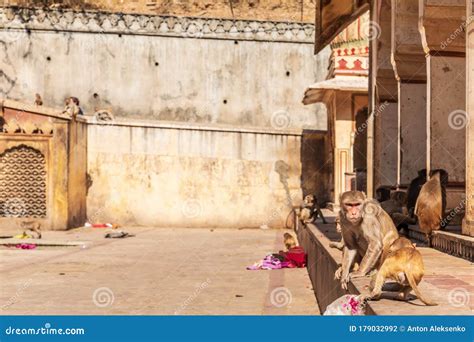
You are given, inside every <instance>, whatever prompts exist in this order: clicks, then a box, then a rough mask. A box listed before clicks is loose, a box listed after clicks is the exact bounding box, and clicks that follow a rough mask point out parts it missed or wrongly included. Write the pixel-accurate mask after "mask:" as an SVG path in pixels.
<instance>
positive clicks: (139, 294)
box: [0, 227, 319, 315]
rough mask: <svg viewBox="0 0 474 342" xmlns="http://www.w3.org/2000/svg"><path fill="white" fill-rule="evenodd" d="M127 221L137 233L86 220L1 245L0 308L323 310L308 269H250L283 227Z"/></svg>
mask: <svg viewBox="0 0 474 342" xmlns="http://www.w3.org/2000/svg"><path fill="white" fill-rule="evenodd" d="M124 230H126V231H128V232H129V233H132V234H135V236H134V237H130V238H125V239H105V238H104V234H105V230H104V229H100V228H81V229H73V230H70V231H46V232H44V233H43V239H42V241H43V244H48V245H50V246H52V245H55V247H46V246H44V245H41V246H38V247H37V248H36V249H33V250H22V249H17V248H14V247H13V248H12V247H10V248H8V247H5V246H0V258H1V260H2V263H1V264H0V272H1V274H2V281H1V282H0V314H2V315H173V314H176V315H262V314H264V315H317V314H319V311H318V305H317V302H316V299H315V296H314V294H313V291H312V286H311V282H310V280H309V277H308V273H307V271H306V269H304V268H302V269H283V270H273V271H247V270H246V266H248V265H251V264H253V263H254V262H255V261H257V260H259V259H261V258H263V257H264V256H265V255H266V254H267V253H269V252H274V251H278V250H280V249H283V241H282V240H283V239H282V235H283V233H284V232H285V231H283V230H261V229H241V230H240V229H192V228H183V229H160V228H131V227H127V228H124ZM3 240H5V241H7V240H6V239H3ZM39 241H41V240H37V241H35V240H32V239H25V240H21V242H22V243H36V242H39ZM10 242H11V243H12V241H10ZM66 242H68V243H69V244H71V242H82V244H81V245H80V246H65V244H66Z"/></svg>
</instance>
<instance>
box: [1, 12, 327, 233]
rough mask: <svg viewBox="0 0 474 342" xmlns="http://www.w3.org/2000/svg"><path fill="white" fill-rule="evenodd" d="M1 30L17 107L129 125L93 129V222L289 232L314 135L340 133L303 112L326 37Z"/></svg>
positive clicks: (146, 24) (14, 15)
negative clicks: (36, 105) (76, 103)
mask: <svg viewBox="0 0 474 342" xmlns="http://www.w3.org/2000/svg"><path fill="white" fill-rule="evenodd" d="M0 25H1V26H2V27H3V28H4V30H2V31H0V45H2V47H5V48H4V49H3V48H2V49H0V66H1V69H2V71H3V74H1V75H0V91H1V92H2V93H3V95H4V96H5V97H7V98H14V99H20V100H22V101H28V100H29V99H31V101H32V102H33V101H34V94H35V93H40V94H41V96H42V98H43V101H44V103H45V105H49V106H54V107H56V108H61V107H62V105H63V102H64V98H65V97H67V96H71V95H72V96H76V97H78V98H79V99H80V100H81V106H82V107H83V109H84V111H85V113H86V114H93V113H94V111H96V110H98V109H107V110H110V111H111V112H112V113H113V114H114V116H115V118H116V120H114V121H113V122H112V123H109V124H105V125H104V124H100V123H97V122H96V121H95V120H94V119H93V118H92V117H91V116H88V115H87V116H86V118H87V120H88V126H87V169H88V179H87V184H88V186H89V188H88V192H87V216H88V220H89V221H92V222H104V221H106V222H117V223H119V224H123V225H143V226H166V227H178V226H179V227H230V228H233V227H260V226H269V227H282V226H284V225H285V221H286V218H287V216H288V214H289V212H290V210H291V205H292V204H298V202H299V201H300V200H301V197H302V184H301V178H302V168H301V136H302V131H303V129H309V130H325V129H326V124H327V118H326V110H325V108H324V107H323V106H318V105H311V106H304V105H303V104H302V103H301V100H302V97H303V93H304V89H305V88H306V87H307V86H308V85H309V84H312V83H314V82H315V81H319V80H322V79H324V77H325V74H326V69H327V63H328V53H327V52H325V53H323V54H320V56H318V57H315V56H314V55H313V46H312V43H313V39H314V26H313V25H310V24H299V23H279V22H258V21H244V20H235V21H234V20H221V19H196V18H183V17H163V16H151V15H128V14H126V15H123V14H114V13H101V12H74V11H70V10H65V11H59V10H40V9H35V10H30V9H13V8H3V9H1V8H0ZM316 153H325V152H324V151H316ZM78 160H84V156H83V155H82V152H80V153H79V155H78ZM328 177H330V176H329V175H328Z"/></svg>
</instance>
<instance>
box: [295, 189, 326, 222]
mask: <svg viewBox="0 0 474 342" xmlns="http://www.w3.org/2000/svg"><path fill="white" fill-rule="evenodd" d="M318 216H319V217H321V219H322V220H323V223H324V224H327V221H326V218H325V217H324V215H323V212H322V211H321V207H320V206H319V204H318V201H317V199H316V197H315V196H314V195H306V196H305V198H304V202H303V205H302V206H301V209H300V211H299V217H300V220H301V221H303V222H304V223H311V222H314V221H316V219H317V218H318Z"/></svg>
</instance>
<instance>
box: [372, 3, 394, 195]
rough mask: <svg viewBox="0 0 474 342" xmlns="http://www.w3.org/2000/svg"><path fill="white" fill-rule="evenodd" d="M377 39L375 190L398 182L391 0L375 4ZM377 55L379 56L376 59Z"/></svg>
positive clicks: (375, 47)
mask: <svg viewBox="0 0 474 342" xmlns="http://www.w3.org/2000/svg"><path fill="white" fill-rule="evenodd" d="M372 6H373V7H372V11H373V12H374V16H373V19H374V22H375V23H377V25H378V28H379V31H378V34H377V35H376V37H374V38H375V44H373V49H376V50H377V53H376V54H375V53H374V59H373V61H372V63H373V64H374V75H373V76H375V80H374V81H373V82H374V84H375V97H374V120H375V132H374V190H376V189H377V188H378V187H380V186H382V185H387V186H395V185H396V184H397V157H398V144H397V143H398V87H397V80H396V78H395V73H394V72H393V68H392V64H391V31H392V30H391V0H377V1H374V2H373V3H372ZM375 57H376V58H375Z"/></svg>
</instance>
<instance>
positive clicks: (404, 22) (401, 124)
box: [391, 0, 427, 185]
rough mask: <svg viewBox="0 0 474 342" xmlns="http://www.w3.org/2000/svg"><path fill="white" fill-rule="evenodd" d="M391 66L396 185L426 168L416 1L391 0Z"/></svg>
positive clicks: (423, 88) (423, 70) (422, 64)
mask: <svg viewBox="0 0 474 342" xmlns="http://www.w3.org/2000/svg"><path fill="white" fill-rule="evenodd" d="M391 4H392V21H391V22H392V32H391V36H392V46H391V48H392V50H391V54H392V66H393V69H394V72H395V77H396V79H397V81H398V158H397V160H398V162H397V164H398V170H397V183H398V185H407V184H408V183H409V182H410V181H411V180H412V179H413V178H415V177H416V176H417V171H418V170H420V169H423V168H425V167H426V156H427V153H426V151H427V149H426V60H425V55H424V52H423V46H422V43H421V39H420V35H419V33H418V3H417V2H416V1H412V0H392V2H391Z"/></svg>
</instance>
